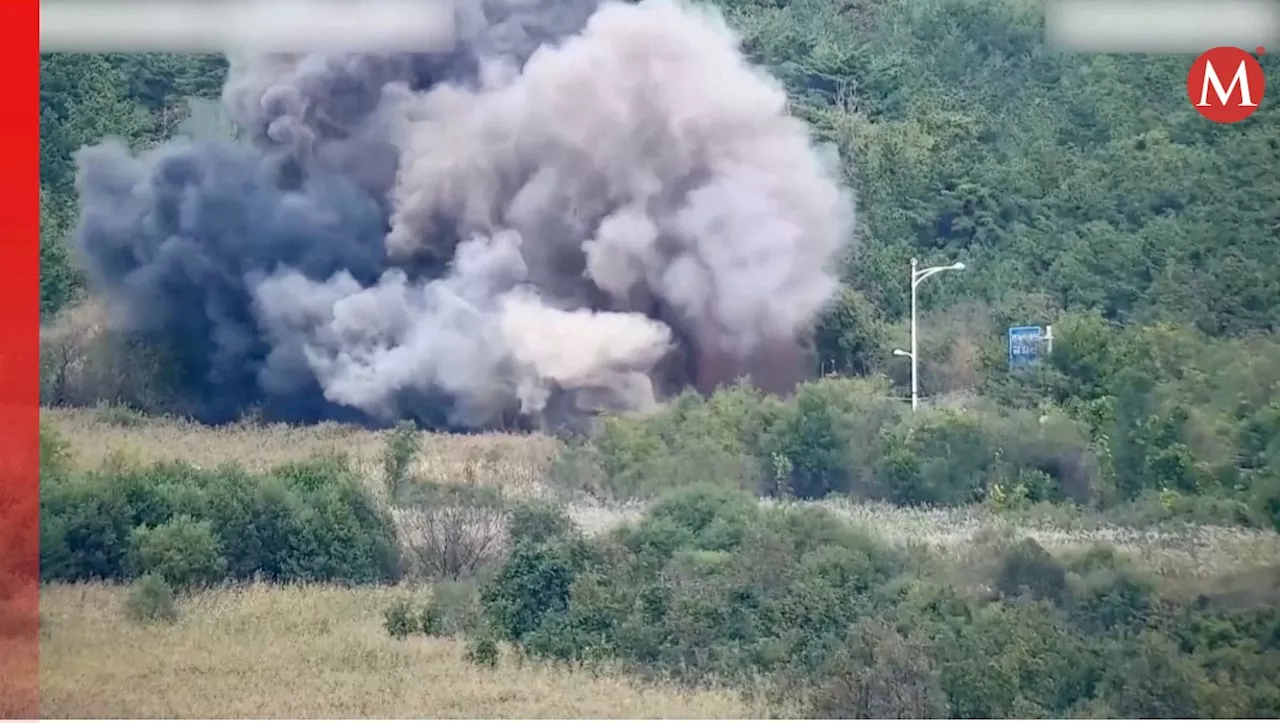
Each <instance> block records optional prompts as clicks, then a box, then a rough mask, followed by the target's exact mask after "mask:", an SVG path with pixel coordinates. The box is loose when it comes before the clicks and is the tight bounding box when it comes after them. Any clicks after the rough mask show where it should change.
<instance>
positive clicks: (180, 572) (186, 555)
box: [133, 515, 227, 590]
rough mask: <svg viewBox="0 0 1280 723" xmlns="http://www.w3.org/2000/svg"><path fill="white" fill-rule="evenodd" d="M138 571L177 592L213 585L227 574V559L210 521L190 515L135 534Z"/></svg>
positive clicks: (135, 557) (135, 555) (137, 530)
mask: <svg viewBox="0 0 1280 723" xmlns="http://www.w3.org/2000/svg"><path fill="white" fill-rule="evenodd" d="M133 547H134V559H135V561H136V562H135V569H136V570H137V571H138V572H141V573H143V574H147V575H155V576H157V577H159V578H160V579H162V580H164V581H165V582H166V583H168V584H169V585H171V586H172V587H173V588H175V589H177V590H186V589H190V588H193V587H200V586H204V585H212V584H213V583H216V582H218V581H219V580H222V579H223V577H224V576H225V575H226V573H227V559H226V558H225V557H223V556H222V550H221V544H220V542H219V541H218V537H217V536H216V535H215V534H214V533H213V528H212V526H211V525H210V524H209V522H208V520H202V521H200V522H197V521H195V520H193V519H191V517H190V516H188V515H183V516H181V517H177V518H175V519H173V520H171V521H170V522H166V523H164V524H162V525H159V526H156V527H147V526H145V525H143V526H140V527H138V528H137V529H135V530H134V532H133Z"/></svg>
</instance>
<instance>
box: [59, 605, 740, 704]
mask: <svg viewBox="0 0 1280 723" xmlns="http://www.w3.org/2000/svg"><path fill="white" fill-rule="evenodd" d="M398 592H399V591H397V590H396V589H394V588H360V589H340V588H334V587H301V586H296V587H271V586H265V585H263V586H250V587H245V588H239V589H223V590H215V591H211V592H207V593H203V594H200V595H199V596H197V597H195V598H193V599H191V600H189V601H186V602H184V603H183V614H182V617H181V618H180V619H179V621H178V622H176V623H174V624H172V625H165V624H138V623H133V622H130V621H129V620H128V619H127V618H126V616H125V614H124V611H123V606H124V599H125V596H126V595H125V591H124V589H122V588H117V587H109V586H102V585H56V586H50V587H46V588H45V590H44V593H43V600H42V604H41V607H42V609H41V616H42V618H43V627H42V636H43V638H44V640H43V642H42V646H41V656H42V657H41V661H40V665H41V678H40V686H41V690H40V699H41V708H42V710H41V715H42V717H44V718H71V717H74V718H171V719H172V718H683V719H689V718H694V719H716V718H721V719H723V718H744V717H759V715H760V712H759V711H753V710H751V709H750V708H749V707H748V706H747V705H746V704H745V703H744V702H743V701H742V699H741V698H740V697H739V696H738V695H736V694H734V693H732V692H729V691H724V690H684V689H679V688H676V687H672V686H666V685H657V684H644V683H641V682H640V681H638V680H636V679H634V678H630V677H627V676H625V675H622V674H620V673H615V672H609V673H590V672H586V671H580V670H568V669H564V668H556V667H549V666H546V665H542V664H534V663H526V664H524V665H522V666H520V667H517V663H516V662H515V661H514V660H513V658H512V656H511V655H510V654H509V653H506V652H505V651H504V656H503V658H502V659H501V661H500V663H499V665H498V667H497V668H495V669H487V668H482V667H477V666H474V665H472V664H470V663H468V662H466V660H465V658H464V656H463V648H464V644H463V643H462V642H461V641H457V640H452V639H432V638H425V637H422V636H416V637H410V638H407V639H404V640H394V639H392V638H391V637H390V636H388V635H387V634H386V632H384V631H383V629H382V627H381V611H382V609H383V608H384V607H385V605H386V604H387V603H388V602H389V601H390V600H391V599H392V597H393V596H395V595H397V594H398Z"/></svg>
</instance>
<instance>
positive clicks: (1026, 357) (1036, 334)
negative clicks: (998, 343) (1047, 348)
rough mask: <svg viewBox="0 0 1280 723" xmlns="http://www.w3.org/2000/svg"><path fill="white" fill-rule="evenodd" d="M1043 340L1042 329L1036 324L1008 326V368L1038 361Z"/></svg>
mask: <svg viewBox="0 0 1280 723" xmlns="http://www.w3.org/2000/svg"><path fill="white" fill-rule="evenodd" d="M1044 340H1045V335H1044V330H1043V329H1041V328H1040V327H1038V326H1013V327H1010V328H1009V368H1010V369H1017V368H1018V367H1022V366H1026V365H1028V364H1033V363H1035V362H1036V361H1039V359H1040V352H1041V350H1042V349H1043V348H1044V343H1043V342H1044Z"/></svg>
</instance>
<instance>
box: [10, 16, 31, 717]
mask: <svg viewBox="0 0 1280 723" xmlns="http://www.w3.org/2000/svg"><path fill="white" fill-rule="evenodd" d="M39 12H40V5H39V0H0V36H2V37H0V68H4V71H3V72H0V97H2V98H5V100H6V104H7V107H6V108H5V111H4V113H0V199H2V200H0V224H2V225H0V716H3V717H5V718H27V719H33V718H37V717H38V716H39V681H40V667H39V655H40V630H39V624H40V614H39V603H40V583H39V565H40V549H39V531H38V525H39V444H40V437H39V434H40V433H39V426H40V409H39V403H40V401H39V400H40V397H39V377H38V375H39V358H40V350H39V346H40V306H39V304H40V302H39V299H40V277H39V273H40V271H39V267H40V253H39V243H40V242H39V238H40V219H39V213H40V212H39V205H40V196H39V193H40V180H39V178H40V151H39V148H40V146H39V143H40V137H39V136H40V122H39V97H40V63H39V61H40V15H39Z"/></svg>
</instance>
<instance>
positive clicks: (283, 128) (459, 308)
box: [77, 0, 853, 428]
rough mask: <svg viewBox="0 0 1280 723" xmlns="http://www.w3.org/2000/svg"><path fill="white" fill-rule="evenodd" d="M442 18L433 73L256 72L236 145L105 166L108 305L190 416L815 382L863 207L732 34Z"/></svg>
mask: <svg viewBox="0 0 1280 723" xmlns="http://www.w3.org/2000/svg"><path fill="white" fill-rule="evenodd" d="M455 2H456V5H455V4H453V3H455ZM423 12H424V13H435V14H436V16H437V19H438V21H439V23H440V27H441V28H442V29H447V30H448V32H447V33H442V35H443V36H444V37H446V38H448V40H447V41H445V42H442V43H441V45H440V47H439V48H438V49H435V51H434V52H423V53H418V54H324V53H313V54H305V55H267V56H263V55H256V56H253V57H233V58H231V71H230V76H229V78H228V81H227V84H226V87H225V90H224V97H223V100H224V106H225V109H226V113H227V115H228V116H229V117H230V119H231V120H232V121H233V122H234V123H235V124H236V126H237V127H238V128H239V129H240V133H241V135H242V136H243V137H242V138H241V140H239V141H237V142H231V141H218V140H204V141H198V142H195V143H174V144H170V145H168V146H165V147H163V148H160V149H158V150H155V151H152V152H150V153H147V154H144V155H142V156H140V157H135V156H133V155H131V154H130V153H129V152H128V151H127V150H125V149H124V148H122V147H120V146H118V145H115V144H110V143H107V144H103V145H100V146H97V147H93V148H87V149H84V150H83V151H81V152H80V155H79V157H78V163H79V169H80V172H79V190H80V197H81V212H82V216H81V223H80V226H79V229H78V234H77V241H78V246H79V249H80V251H81V252H82V253H83V255H84V258H85V259H86V260H87V263H88V267H89V271H90V274H91V277H92V280H93V282H94V284H95V286H96V288H97V290H98V291H99V292H100V294H101V295H102V296H104V297H105V298H106V299H107V300H108V302H109V303H110V304H111V305H112V307H111V308H113V309H114V310H115V315H116V318H117V320H118V322H119V323H121V324H125V325H127V326H128V327H129V328H131V329H132V330H135V331H137V332H140V333H143V334H146V335H150V336H152V337H153V338H156V339H158V340H160V341H163V342H164V343H165V344H166V345H167V346H168V347H169V348H170V349H171V350H172V351H173V352H174V354H175V355H176V360H177V371H178V375H179V378H178V380H177V382H178V384H179V387H180V389H181V390H182V391H183V393H184V394H185V402H186V403H187V404H188V405H189V407H190V408H189V410H188V411H189V412H190V413H193V414H195V415H196V416H197V417H199V418H201V419H204V420H207V421H214V422H217V421H225V420H230V419H233V418H235V417H237V416H239V415H241V414H243V413H244V412H245V411H246V410H248V409H250V408H254V409H257V410H258V411H259V412H260V413H261V414H262V415H263V416H265V417H267V418H270V419H282V420H287V421H311V420H318V419H326V418H332V419H346V420H355V421H363V422H366V423H382V422H387V421H391V420H395V419H398V418H404V417H412V418H415V419H417V420H419V421H420V422H422V423H424V424H427V425H430V426H437V427H443V426H449V427H470V428H480V427H487V426H493V425H497V424H503V423H508V422H510V421H512V420H524V421H525V422H533V423H537V422H540V421H545V420H546V419H547V418H548V417H550V416H556V417H564V416H566V415H567V416H569V417H572V416H574V415H576V414H578V413H580V412H581V411H586V410H591V409H599V408H604V409H613V410H643V409H646V408H649V407H652V406H653V405H655V404H657V403H658V401H659V400H660V399H661V398H662V397H663V396H665V395H667V394H670V393H672V392H674V391H678V390H679V389H681V388H683V387H686V386H689V385H694V386H696V387H698V388H700V389H703V390H709V389H711V388H713V387H714V386H715V385H717V384H720V383H726V382H730V381H732V380H734V379H735V378H737V377H738V376H740V375H744V374H746V375H750V376H751V377H752V379H753V380H754V381H755V382H756V383H757V384H760V385H762V386H766V387H770V388H775V389H785V388H786V387H787V386H788V385H790V384H793V383H794V382H795V381H796V380H797V379H798V378H799V376H800V375H801V372H802V370H801V361H800V349H799V346H798V343H797V338H798V336H799V335H800V334H801V333H802V332H803V330H804V329H805V327H806V326H807V325H808V324H809V323H810V322H811V320H812V318H813V316H814V314H815V313H816V312H817V311H818V310H819V308H820V307H821V306H822V304H824V303H825V302H826V300H827V299H828V297H829V296H830V294H831V292H832V291H833V289H834V288H835V285H836V281H835V279H834V277H833V276H832V274H831V273H830V271H829V266H830V263H831V262H832V261H833V259H834V257H835V256H836V255H837V254H838V253H839V252H840V251H841V249H842V246H843V245H844V244H846V243H847V242H848V240H849V239H850V236H851V233H852V222H853V209H852V201H851V199H850V197H849V195H848V194H847V193H846V192H845V191H844V190H843V189H842V188H841V186H840V185H839V182H838V171H837V170H836V169H835V168H834V166H832V165H830V164H828V162H827V161H828V160H829V159H825V158H824V157H822V155H821V154H819V153H818V152H817V150H816V149H815V148H814V147H813V146H812V144H811V143H810V140H809V137H808V135H807V131H806V128H805V127H804V125H803V124H802V123H801V122H800V121H798V120H795V119H793V118H791V117H789V116H788V115H787V113H786V96H785V93H784V92H783V90H782V89H781V88H780V86H779V85H778V84H777V83H776V82H774V81H773V80H772V79H771V78H769V77H768V76H766V75H765V74H763V73H762V72H761V71H759V70H757V69H755V68H753V67H751V66H750V65H749V64H748V63H747V62H746V60H745V59H744V58H743V56H742V55H741V54H740V52H739V49H738V47H737V40H736V38H735V37H734V36H733V35H732V34H731V33H730V32H729V31H728V29H727V28H726V26H725V25H724V23H723V21H722V20H721V18H720V16H719V15H718V14H716V13H714V12H713V11H710V10H706V9H701V8H697V7H694V6H689V5H685V4H683V3H680V2H675V1H673V0H644V2H641V3H639V4H637V5H624V4H603V5H599V6H597V5H596V4H595V3H594V2H587V1H586V0H485V1H484V2H475V1H474V0H450V2H449V3H442V2H440V1H439V0H437V1H436V2H432V0H424V5H423Z"/></svg>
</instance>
